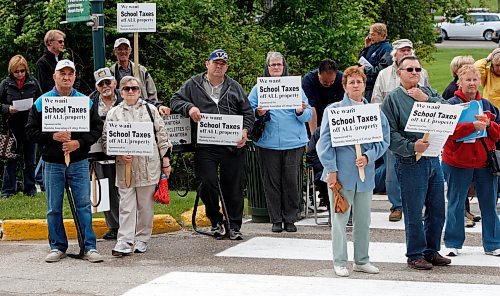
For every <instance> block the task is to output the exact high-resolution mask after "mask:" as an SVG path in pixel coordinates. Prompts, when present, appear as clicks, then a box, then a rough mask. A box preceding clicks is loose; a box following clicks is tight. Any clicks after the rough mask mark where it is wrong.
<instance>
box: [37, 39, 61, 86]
mask: <svg viewBox="0 0 500 296" xmlns="http://www.w3.org/2000/svg"><path fill="white" fill-rule="evenodd" d="M65 38H66V34H64V33H63V32H62V31H59V30H49V31H47V33H46V34H45V38H43V42H44V43H45V46H46V48H45V52H44V53H43V55H42V56H41V57H40V58H39V59H38V61H37V62H36V79H37V80H38V82H39V83H40V87H41V88H42V93H46V92H48V91H50V90H51V89H52V88H53V87H54V85H55V82H54V78H53V77H52V75H53V74H54V70H55V68H56V64H57V62H58V61H60V60H62V53H63V51H64V39H65Z"/></svg>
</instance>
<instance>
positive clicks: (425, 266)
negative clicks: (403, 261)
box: [407, 258, 432, 270]
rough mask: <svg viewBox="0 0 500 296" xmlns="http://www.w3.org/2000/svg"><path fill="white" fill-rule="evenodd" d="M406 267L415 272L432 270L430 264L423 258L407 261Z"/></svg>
mask: <svg viewBox="0 0 500 296" xmlns="http://www.w3.org/2000/svg"><path fill="white" fill-rule="evenodd" d="M407 262H408V267H410V268H413V269H417V270H429V269H432V264H431V263H429V262H427V260H425V259H424V258H419V259H415V260H410V259H408V261H407Z"/></svg>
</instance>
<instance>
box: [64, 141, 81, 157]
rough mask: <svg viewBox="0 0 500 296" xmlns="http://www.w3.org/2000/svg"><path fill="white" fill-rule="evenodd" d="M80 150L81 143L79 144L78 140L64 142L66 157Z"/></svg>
mask: <svg viewBox="0 0 500 296" xmlns="http://www.w3.org/2000/svg"><path fill="white" fill-rule="evenodd" d="M78 148H80V142H78V141H77V140H71V141H68V142H64V143H63V144H62V150H63V151H64V155H68V154H70V153H71V152H73V151H75V150H76V149H78Z"/></svg>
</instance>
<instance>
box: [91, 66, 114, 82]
mask: <svg viewBox="0 0 500 296" xmlns="http://www.w3.org/2000/svg"><path fill="white" fill-rule="evenodd" d="M94 78H95V83H99V82H101V81H103V80H105V79H109V80H113V78H114V76H113V74H111V71H110V70H109V68H101V69H99V70H97V71H95V72H94Z"/></svg>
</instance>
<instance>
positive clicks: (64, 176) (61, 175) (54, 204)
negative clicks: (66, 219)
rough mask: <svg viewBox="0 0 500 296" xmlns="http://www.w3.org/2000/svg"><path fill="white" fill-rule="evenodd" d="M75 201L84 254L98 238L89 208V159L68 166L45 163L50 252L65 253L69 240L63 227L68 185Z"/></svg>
mask: <svg viewBox="0 0 500 296" xmlns="http://www.w3.org/2000/svg"><path fill="white" fill-rule="evenodd" d="M66 182H68V185H69V187H70V188H71V192H72V195H73V199H74V201H75V206H76V212H77V215H78V219H79V221H80V227H81V229H82V233H83V236H84V242H85V251H89V250H91V249H95V248H96V237H95V234H94V230H93V229H92V212H91V207H90V173H89V162H88V160H86V159H85V160H81V161H78V162H74V163H71V164H70V165H69V167H66V164H64V163H63V164H61V163H52V162H45V163H44V184H45V190H46V194H47V224H48V227H49V243H50V249H51V250H60V251H63V252H66V250H67V249H68V239H67V237H66V231H65V230H64V224H63V215H62V208H63V198H64V189H65V183H66Z"/></svg>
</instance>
